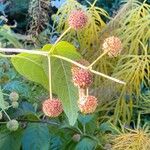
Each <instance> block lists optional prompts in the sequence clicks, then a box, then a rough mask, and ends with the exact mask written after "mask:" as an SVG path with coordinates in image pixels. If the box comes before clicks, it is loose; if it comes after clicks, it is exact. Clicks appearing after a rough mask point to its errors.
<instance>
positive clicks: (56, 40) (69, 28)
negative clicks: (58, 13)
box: [54, 27, 71, 45]
mask: <svg viewBox="0 0 150 150" xmlns="http://www.w3.org/2000/svg"><path fill="white" fill-rule="evenodd" d="M70 29H71V27H69V28H68V29H67V30H65V31H64V32H63V33H62V34H61V35H60V37H59V38H58V39H57V40H56V42H55V44H54V45H56V44H57V43H58V42H59V41H60V40H61V39H62V37H63V36H64V35H65V34H66V33H67V32H69V30H70Z"/></svg>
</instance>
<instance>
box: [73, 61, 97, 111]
mask: <svg viewBox="0 0 150 150" xmlns="http://www.w3.org/2000/svg"><path fill="white" fill-rule="evenodd" d="M78 63H80V64H81V65H84V66H88V65H89V63H88V62H87V61H86V60H80V61H78ZM71 71H72V80H73V83H74V85H75V86H77V87H78V90H79V100H78V107H79V110H80V111H81V113H83V114H89V113H93V112H94V111H95V110H96V108H97V106H98V101H97V98H96V97H94V96H91V95H88V92H87V91H88V88H89V87H90V85H91V84H92V82H93V76H92V73H91V72H90V71H89V70H88V69H83V68H81V67H78V66H76V65H73V66H72V69H71Z"/></svg>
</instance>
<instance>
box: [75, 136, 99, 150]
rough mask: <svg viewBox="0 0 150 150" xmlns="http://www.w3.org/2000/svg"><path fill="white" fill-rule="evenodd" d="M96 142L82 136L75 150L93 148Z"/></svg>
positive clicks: (92, 149)
mask: <svg viewBox="0 0 150 150" xmlns="http://www.w3.org/2000/svg"><path fill="white" fill-rule="evenodd" d="M96 146H97V142H96V141H94V140H92V139H90V138H83V139H82V140H81V141H80V142H79V143H78V144H77V146H76V148H75V150H94V149H96Z"/></svg>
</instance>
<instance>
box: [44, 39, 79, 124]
mask: <svg viewBox="0 0 150 150" xmlns="http://www.w3.org/2000/svg"><path fill="white" fill-rule="evenodd" d="M47 47H48V46H47ZM47 47H46V48H47ZM44 50H45V49H44ZM53 54H55V55H60V56H63V57H67V58H70V59H72V60H76V59H79V58H81V56H80V55H79V53H77V52H76V49H75V47H74V46H73V45H71V44H69V43H68V42H64V41H63V42H59V43H58V44H57V45H56V47H55V49H54V51H53ZM71 65H72V64H70V63H68V62H66V61H64V60H61V59H58V58H54V57H51V66H52V90H53V93H55V94H57V96H58V97H59V98H60V99H61V101H62V104H63V108H64V111H65V113H66V115H67V117H68V119H69V123H70V125H74V124H75V122H76V120H77V117H78V108H77V99H78V97H77V95H78V94H77V88H76V87H75V86H74V85H73V83H72V77H71ZM43 68H44V69H45V71H46V74H47V75H48V62H47V61H46V60H44V61H43Z"/></svg>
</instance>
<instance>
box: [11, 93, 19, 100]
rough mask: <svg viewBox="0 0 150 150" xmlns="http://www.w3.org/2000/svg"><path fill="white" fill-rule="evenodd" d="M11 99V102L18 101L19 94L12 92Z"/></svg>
mask: <svg viewBox="0 0 150 150" xmlns="http://www.w3.org/2000/svg"><path fill="white" fill-rule="evenodd" d="M9 99H10V100H11V101H18V99H19V94H18V93H16V92H11V93H10V95H9Z"/></svg>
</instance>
